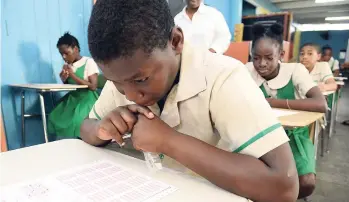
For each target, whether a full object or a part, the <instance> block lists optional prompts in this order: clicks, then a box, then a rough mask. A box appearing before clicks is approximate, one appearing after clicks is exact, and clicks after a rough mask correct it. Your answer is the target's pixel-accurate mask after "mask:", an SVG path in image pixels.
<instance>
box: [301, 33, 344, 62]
mask: <svg viewBox="0 0 349 202" xmlns="http://www.w3.org/2000/svg"><path fill="white" fill-rule="evenodd" d="M321 33H323V32H322V31H311V32H302V34H301V43H300V44H301V45H303V44H305V43H309V42H311V43H316V44H318V45H320V46H325V45H329V46H331V47H332V49H333V56H334V57H335V58H336V59H339V58H338V57H339V52H340V50H342V49H344V50H345V49H346V48H347V45H348V39H349V30H342V31H329V36H330V37H329V40H324V39H323V38H321V35H320V34H321ZM340 62H344V60H340Z"/></svg>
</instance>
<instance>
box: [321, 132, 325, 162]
mask: <svg viewBox="0 0 349 202" xmlns="http://www.w3.org/2000/svg"><path fill="white" fill-rule="evenodd" d="M320 138H321V153H320V156H321V157H324V153H325V129H324V128H321V131H320Z"/></svg>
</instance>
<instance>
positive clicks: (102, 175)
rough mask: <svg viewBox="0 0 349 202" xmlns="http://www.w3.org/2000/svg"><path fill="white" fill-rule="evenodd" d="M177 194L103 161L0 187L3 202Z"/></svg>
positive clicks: (134, 200)
mask: <svg viewBox="0 0 349 202" xmlns="http://www.w3.org/2000/svg"><path fill="white" fill-rule="evenodd" d="M176 190H177V189H176V188H175V187H173V186H171V185H168V184H166V183H163V182H160V181H157V180H154V179H152V178H150V177H148V176H146V175H143V174H141V173H137V172H135V171H132V170H130V169H128V168H124V167H122V166H120V165H118V164H115V163H113V162H111V161H106V160H101V161H97V162H94V163H91V164H87V165H83V166H79V167H77V168H72V169H67V170H66V171H63V172H61V173H59V174H55V175H52V176H47V177H45V178H42V179H38V180H35V181H31V182H26V183H20V184H15V185H10V186H4V187H0V202H34V201H35V202H51V201H53V202H62V201H64V202H85V201H86V202H97V201H98V202H103V201H108V202H154V201H157V200H159V199H161V198H163V197H165V196H167V195H168V194H170V193H172V192H174V191H176Z"/></svg>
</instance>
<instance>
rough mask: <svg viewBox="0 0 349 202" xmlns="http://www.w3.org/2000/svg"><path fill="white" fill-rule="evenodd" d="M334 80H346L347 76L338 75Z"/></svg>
mask: <svg viewBox="0 0 349 202" xmlns="http://www.w3.org/2000/svg"><path fill="white" fill-rule="evenodd" d="M334 80H336V81H344V80H348V77H342V76H338V77H334Z"/></svg>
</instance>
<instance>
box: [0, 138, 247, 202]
mask: <svg viewBox="0 0 349 202" xmlns="http://www.w3.org/2000/svg"><path fill="white" fill-rule="evenodd" d="M57 154H58V155H57ZM102 159H106V160H110V161H113V162H115V163H117V164H120V165H123V166H124V167H128V168H130V169H132V170H135V171H138V172H141V173H144V174H145V175H148V176H150V177H152V178H154V179H156V180H159V181H163V182H165V183H168V184H170V185H173V186H175V187H177V188H178V190H177V191H175V192H174V193H171V194H170V195H168V196H166V197H164V198H162V199H161V200H160V201H163V202H177V201H221V202H225V201H226V202H228V201H229V202H230V201H234V202H247V199H244V198H241V197H239V196H236V195H234V194H231V193H229V192H227V191H224V190H223V189H220V188H218V187H216V186H214V185H213V184H211V183H209V182H208V181H206V180H204V179H202V178H198V177H194V176H191V175H187V174H184V173H178V172H175V171H172V170H170V169H166V168H164V169H163V170H161V171H158V172H155V173H152V172H149V170H148V168H147V167H146V164H145V162H144V161H141V160H138V159H135V158H132V157H129V156H126V155H123V154H120V153H118V152H115V151H110V150H107V149H102V148H97V147H93V146H90V145H88V144H86V143H84V142H83V141H80V140H61V141H56V142H50V143H46V144H41V145H37V146H32V147H27V148H24V149H18V150H13V151H10V152H5V153H1V154H0V164H1V172H0V179H1V181H0V185H1V186H4V185H9V184H13V183H18V182H22V181H27V180H35V179H37V178H40V177H44V176H46V175H50V174H55V173H57V172H60V171H62V170H64V169H67V168H69V167H75V166H79V165H83V164H86V163H91V162H94V161H96V160H102Z"/></svg>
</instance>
